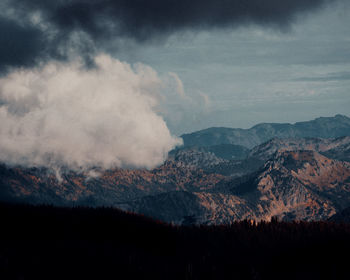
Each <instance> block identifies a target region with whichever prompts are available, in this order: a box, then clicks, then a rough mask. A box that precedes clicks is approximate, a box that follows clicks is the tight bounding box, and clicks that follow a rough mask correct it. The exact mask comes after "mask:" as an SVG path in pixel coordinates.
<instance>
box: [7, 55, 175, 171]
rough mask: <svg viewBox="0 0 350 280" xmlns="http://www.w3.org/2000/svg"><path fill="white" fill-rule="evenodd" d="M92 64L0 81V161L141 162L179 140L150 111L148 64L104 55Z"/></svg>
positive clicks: (156, 159)
mask: <svg viewBox="0 0 350 280" xmlns="http://www.w3.org/2000/svg"><path fill="white" fill-rule="evenodd" d="M95 63H96V65H97V68H93V69H89V70H87V69H85V68H84V67H83V66H82V63H81V62H80V61H75V62H71V63H69V64H63V63H58V62H50V63H48V64H47V65H44V66H42V67H40V68H37V69H31V70H18V71H14V72H12V73H10V74H8V75H7V76H5V77H3V78H1V79H0V161H1V162H5V163H7V164H15V165H17V164H19V165H26V166H51V167H57V166H65V167H68V168H71V169H74V170H82V169H88V168H90V167H99V168H104V169H105V168H113V167H146V168H152V167H154V166H156V165H159V164H161V163H162V162H163V161H164V160H165V158H166V156H167V153H168V151H169V150H171V149H172V148H173V147H174V146H176V145H178V144H181V140H180V139H178V138H176V137H173V136H172V135H171V134H170V132H169V130H168V128H167V125H166V123H165V122H164V120H163V119H162V117H161V116H159V115H158V114H157V113H156V111H157V110H158V109H157V106H158V105H159V104H158V100H159V99H161V98H160V97H161V95H162V92H161V91H162V90H164V88H166V87H164V86H163V82H162V80H161V79H160V78H159V77H158V75H157V73H156V72H155V71H154V70H153V69H152V68H150V67H148V66H145V65H142V64H138V65H136V66H134V67H132V66H130V65H129V64H127V63H123V62H120V61H119V60H116V59H113V58H111V57H109V56H107V55H99V56H97V57H96V58H95Z"/></svg>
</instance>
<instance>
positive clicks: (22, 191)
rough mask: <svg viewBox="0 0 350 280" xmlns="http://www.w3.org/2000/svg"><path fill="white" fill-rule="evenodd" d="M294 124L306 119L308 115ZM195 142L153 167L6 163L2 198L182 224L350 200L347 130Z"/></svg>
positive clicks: (312, 216) (299, 213)
mask: <svg viewBox="0 0 350 280" xmlns="http://www.w3.org/2000/svg"><path fill="white" fill-rule="evenodd" d="M337 119H339V121H338V125H334V122H333V121H334V120H337ZM346 120H347V118H346V117H343V116H336V117H335V118H331V119H329V118H321V119H317V120H315V121H313V122H316V123H322V124H323V125H324V127H326V128H327V127H328V129H329V130H330V131H332V133H331V135H335V134H339V131H338V132H337V128H338V127H343V126H345V124H346ZM326 124H327V125H326ZM258 126H259V125H258ZM258 126H257V127H258ZM273 126H274V127H275V128H276V127H278V125H277V124H276V125H273ZM282 126H284V125H282ZM263 127H264V126H263ZM292 127H294V128H295V127H308V122H305V123H301V124H295V125H292ZM343 128H344V127H343ZM334 131H335V132H334ZM344 131H346V129H345V130H344ZM200 139H201V138H200ZM198 143H199V144H198ZM197 144H198V145H196V146H184V147H181V148H178V149H176V150H174V151H172V152H171V153H170V154H169V158H168V160H167V161H166V162H165V163H164V164H163V165H161V166H159V167H158V168H155V169H153V170H146V169H141V170H140V169H139V170H131V169H115V170H107V171H101V170H90V171H89V172H83V173H75V172H72V171H69V170H65V171H63V170H61V172H60V173H59V174H57V173H55V172H54V171H53V170H50V169H46V168H24V167H19V166H12V167H10V166H6V165H4V164H2V165H0V201H10V202H13V201H18V202H27V203H32V204H53V205H67V206H71V205H84V206H114V207H118V208H122V209H125V210H128V211H133V212H137V213H141V214H145V215H149V216H152V217H154V218H157V219H161V220H164V221H168V222H174V223H178V224H180V223H188V222H189V221H192V222H196V223H203V224H219V223H230V222H232V221H235V220H242V219H252V220H269V219H271V217H273V216H276V217H278V218H280V219H284V220H293V219H296V220H324V219H329V218H330V217H331V216H333V215H334V214H336V213H339V212H341V211H342V210H343V209H345V208H346V207H349V206H350V198H349V197H350V195H349V191H350V137H349V136H342V137H338V138H297V137H293V138H276V137H274V138H272V139H269V140H268V141H266V142H264V143H262V144H259V145H258V146H255V147H253V148H252V149H250V150H249V149H247V148H245V147H243V146H240V145H236V144H217V145H216V144H215V145H212V146H201V142H200V141H199V142H197Z"/></svg>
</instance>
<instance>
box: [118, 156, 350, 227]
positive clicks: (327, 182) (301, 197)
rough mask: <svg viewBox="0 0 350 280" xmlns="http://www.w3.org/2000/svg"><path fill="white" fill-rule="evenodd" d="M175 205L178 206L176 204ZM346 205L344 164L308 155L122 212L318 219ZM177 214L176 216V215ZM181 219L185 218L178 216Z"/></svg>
mask: <svg viewBox="0 0 350 280" xmlns="http://www.w3.org/2000/svg"><path fill="white" fill-rule="evenodd" d="M178 203H180V205H179V204H178ZM347 205H350V164H349V163H347V162H340V161H336V160H331V159H329V158H326V157H325V156H322V155H320V154H318V153H316V152H313V151H294V152H290V151H284V152H277V153H276V154H275V155H274V156H273V158H271V159H270V160H268V161H267V162H266V163H265V165H264V166H263V168H262V169H260V170H259V171H258V172H256V173H254V174H251V175H250V176H246V177H244V178H239V179H234V180H231V181H226V182H225V181H221V184H218V185H217V188H212V189H210V190H207V191H205V192H192V193H187V192H171V193H164V194H161V195H156V196H147V197H143V198H141V199H138V200H136V201H133V202H130V203H129V204H128V205H124V206H123V207H124V209H126V210H132V211H135V212H138V213H145V214H147V215H150V216H152V217H155V218H158V219H162V220H166V221H175V222H177V223H181V221H183V219H184V217H185V216H186V215H190V216H193V217H194V218H195V219H196V221H197V222H199V223H209V224H211V223H230V222H232V221H233V220H240V219H252V220H270V219H271V218H272V217H274V216H275V217H278V218H279V219H284V220H294V219H297V220H323V219H328V218H329V217H331V216H332V215H334V214H335V213H336V212H337V211H339V210H340V209H343V208H344V207H346V206H347ZM177 209H181V211H180V212H179V211H177ZM184 214H186V215H184Z"/></svg>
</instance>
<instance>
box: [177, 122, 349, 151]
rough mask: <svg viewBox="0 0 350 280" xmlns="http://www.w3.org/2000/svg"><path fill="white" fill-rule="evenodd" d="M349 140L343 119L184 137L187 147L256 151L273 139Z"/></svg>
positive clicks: (216, 130)
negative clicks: (228, 146)
mask: <svg viewBox="0 0 350 280" xmlns="http://www.w3.org/2000/svg"><path fill="white" fill-rule="evenodd" d="M341 136H350V118H348V117H346V116H343V115H336V116H334V117H329V118H326V117H321V118H317V119H315V120H312V121H306V122H297V123H295V124H289V123H261V124H258V125H256V126H253V127H252V128H250V129H241V128H224V127H213V128H208V129H205V130H201V131H197V132H193V133H190V134H184V135H182V136H181V137H182V138H183V140H184V145H185V146H212V145H220V144H235V145H241V146H244V147H247V148H253V147H254V146H256V145H259V144H261V143H263V142H265V141H268V140H270V139H271V138H273V137H279V138H302V137H320V138H336V137H341Z"/></svg>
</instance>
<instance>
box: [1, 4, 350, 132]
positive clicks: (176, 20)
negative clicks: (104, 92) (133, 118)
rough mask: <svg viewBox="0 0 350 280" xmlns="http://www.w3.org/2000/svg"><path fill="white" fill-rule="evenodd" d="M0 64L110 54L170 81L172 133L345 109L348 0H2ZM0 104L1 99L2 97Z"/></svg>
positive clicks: (162, 108) (166, 100)
mask: <svg viewBox="0 0 350 280" xmlns="http://www.w3.org/2000/svg"><path fill="white" fill-rule="evenodd" d="M0 5H1V7H0V8H1V13H0V32H1V35H2V36H1V38H0V71H1V72H2V74H1V75H3V76H5V75H7V74H8V73H9V72H11V71H14V70H16V69H23V67H25V68H27V69H33V68H35V67H38V65H40V64H43V63H44V62H48V61H54V60H55V61H63V62H66V63H69V62H70V61H72V60H74V59H75V57H77V56H81V57H83V58H84V59H85V61H86V65H87V66H89V67H90V66H91V65H92V64H93V61H94V58H93V57H94V56H95V55H97V54H99V53H107V54H108V55H111V56H112V57H114V58H115V59H117V60H120V61H123V62H126V63H127V64H131V65H133V64H135V63H143V64H146V65H148V66H150V67H151V68H153V69H154V70H155V71H157V73H158V75H159V77H161V78H162V79H165V80H167V81H168V83H171V84H172V86H173V88H174V87H175V91H172V90H171V87H169V88H168V89H167V90H165V91H164V92H163V93H162V94H163V95H164V96H163V97H162V98H161V104H160V105H159V106H158V108H157V114H160V115H161V116H162V117H163V118H164V119H165V121H166V123H167V126H168V128H169V129H170V131H171V132H172V133H173V134H176V135H180V134H181V133H185V132H191V131H194V130H199V129H203V128H207V127H210V126H229V127H242V128H248V127H250V126H252V125H254V124H256V123H259V122H296V121H302V120H309V119H313V118H315V117H319V116H333V115H335V114H345V115H350V114H349V108H350V5H349V1H347V0H309V1H307V0H286V1H277V2H276V1H272V0H266V1H257V0H248V1H241V0H232V1H224V0H220V1H212V0H205V1H197V0H195V1H184V0H183V1H182V0H181V1H180V0H179V1H170V0H167V1H160V0H150V1H141V0H138V1H136V0H133V1H126V0H118V1H111V0H93V1H85V0H80V1H78V0H65V1H57V2H56V1H53V2H51V1H44V0H33V1H24V0H18V1H12V0H4V1H3V2H2V4H0ZM1 102H4V101H1V100H0V104H1Z"/></svg>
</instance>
